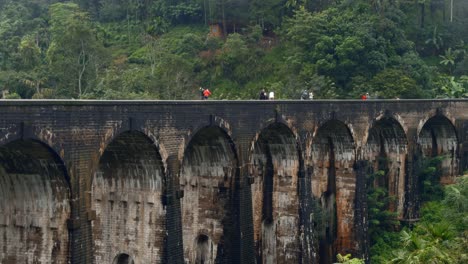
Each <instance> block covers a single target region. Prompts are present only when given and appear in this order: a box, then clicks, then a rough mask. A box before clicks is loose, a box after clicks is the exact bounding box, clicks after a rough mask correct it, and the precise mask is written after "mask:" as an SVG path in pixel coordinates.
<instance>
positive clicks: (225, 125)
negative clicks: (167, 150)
mask: <svg viewBox="0 0 468 264" xmlns="http://www.w3.org/2000/svg"><path fill="white" fill-rule="evenodd" d="M209 117H210V121H209V122H202V123H199V124H197V125H196V126H195V127H192V128H191V129H189V130H188V131H187V133H185V134H184V135H183V138H182V139H181V141H182V143H181V144H180V145H179V151H178V158H179V161H180V162H181V163H182V161H183V159H184V155H185V152H186V150H187V147H188V146H189V144H190V142H191V141H192V139H193V137H195V136H196V135H197V134H198V132H200V131H201V130H203V129H205V128H207V127H218V128H219V129H220V130H222V131H223V133H224V134H225V135H226V136H227V137H229V138H232V128H231V125H230V124H229V122H227V121H226V120H225V119H223V118H221V117H219V116H215V115H211V116H209ZM232 145H233V147H234V151H235V152H236V153H238V149H237V146H236V145H235V144H232Z"/></svg>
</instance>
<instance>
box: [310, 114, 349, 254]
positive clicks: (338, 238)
mask: <svg viewBox="0 0 468 264" xmlns="http://www.w3.org/2000/svg"><path fill="white" fill-rule="evenodd" d="M311 157H312V165H313V169H314V171H313V175H312V192H313V194H314V196H315V197H316V198H318V199H319V200H320V204H321V208H322V210H321V211H322V213H321V214H320V216H318V219H317V221H316V222H317V226H318V233H319V260H320V261H319V262H320V263H331V262H333V261H334V259H335V256H336V254H337V253H341V254H344V253H348V252H352V251H353V250H354V244H355V243H353V240H354V231H353V226H354V206H355V204H354V199H355V190H356V177H355V173H354V170H353V164H354V162H355V150H354V140H353V137H352V134H351V132H350V130H349V129H348V127H347V126H346V124H344V123H343V122H341V121H338V120H330V121H328V122H326V123H325V124H323V125H322V126H320V127H319V128H318V130H317V132H316V134H315V137H314V139H313V142H312V155H311Z"/></svg>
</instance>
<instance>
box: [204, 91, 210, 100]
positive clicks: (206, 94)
mask: <svg viewBox="0 0 468 264" xmlns="http://www.w3.org/2000/svg"><path fill="white" fill-rule="evenodd" d="M210 95H211V92H210V90H209V89H208V88H206V89H205V90H203V99H204V100H208V97H210Z"/></svg>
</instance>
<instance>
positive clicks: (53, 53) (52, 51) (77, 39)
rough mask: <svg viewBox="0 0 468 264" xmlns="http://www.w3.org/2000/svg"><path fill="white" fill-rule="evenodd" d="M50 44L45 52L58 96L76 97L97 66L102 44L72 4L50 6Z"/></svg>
mask: <svg viewBox="0 0 468 264" xmlns="http://www.w3.org/2000/svg"><path fill="white" fill-rule="evenodd" d="M50 18H51V19H50V24H51V26H50V31H51V35H52V42H51V44H50V46H49V49H48V50H47V59H48V63H49V70H50V72H51V74H52V76H53V78H54V80H55V82H56V87H55V88H56V92H57V93H58V94H59V95H60V96H66V97H78V98H79V97H80V96H81V95H82V94H83V93H85V92H86V88H87V86H88V85H90V84H91V83H92V81H93V80H94V78H95V77H96V69H97V68H99V67H100V66H101V63H102V60H103V59H104V58H103V57H104V56H103V52H102V45H101V43H100V42H99V40H98V39H96V35H95V32H94V29H93V27H92V24H91V21H90V18H89V16H88V13H86V12H83V11H81V10H80V9H79V7H78V6H77V5H76V4H73V3H57V4H53V5H51V6H50Z"/></svg>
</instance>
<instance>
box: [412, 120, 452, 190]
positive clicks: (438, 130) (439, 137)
mask: <svg viewBox="0 0 468 264" xmlns="http://www.w3.org/2000/svg"><path fill="white" fill-rule="evenodd" d="M418 144H419V145H420V146H421V150H422V153H423V156H424V157H436V156H443V159H442V163H441V164H440V168H439V169H440V171H441V182H442V183H451V182H453V181H454V177H455V176H456V175H457V174H458V159H457V147H458V139H457V134H456V130H455V127H454V126H453V124H452V123H451V122H450V120H448V119H447V118H446V117H445V116H442V115H437V116H434V117H432V118H430V119H429V120H427V122H426V123H425V124H424V126H423V127H422V129H421V132H420V133H419V137H418Z"/></svg>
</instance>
